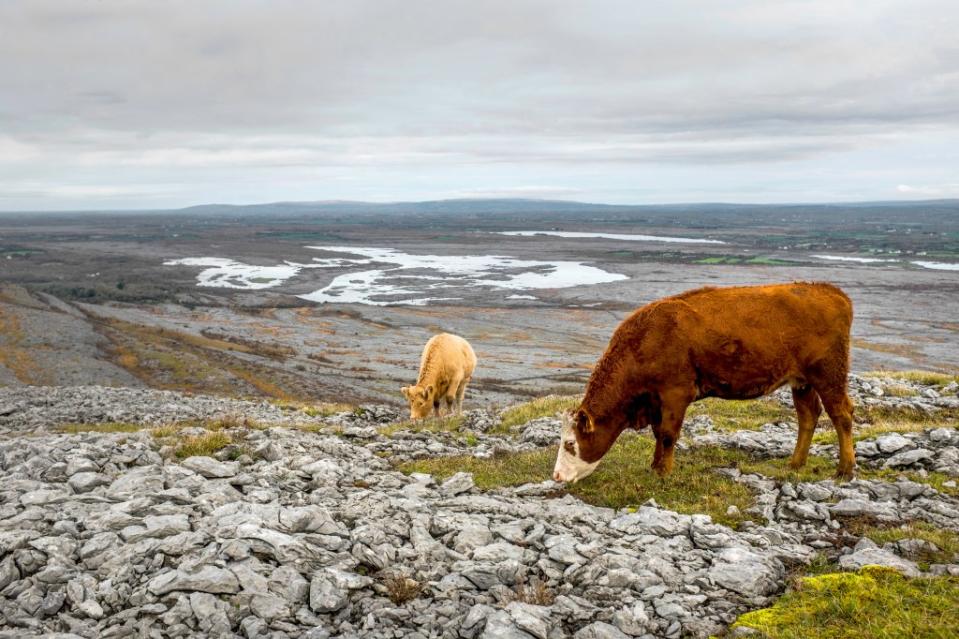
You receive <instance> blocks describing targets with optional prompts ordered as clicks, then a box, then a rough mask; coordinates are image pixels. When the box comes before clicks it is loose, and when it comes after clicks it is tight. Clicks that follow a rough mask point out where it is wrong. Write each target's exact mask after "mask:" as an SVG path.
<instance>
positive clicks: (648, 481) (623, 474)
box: [401, 434, 753, 526]
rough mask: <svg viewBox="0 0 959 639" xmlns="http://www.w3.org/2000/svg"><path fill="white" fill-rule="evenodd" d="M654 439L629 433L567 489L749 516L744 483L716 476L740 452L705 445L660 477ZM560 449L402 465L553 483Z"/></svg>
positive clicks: (491, 483) (479, 481) (610, 502)
mask: <svg viewBox="0 0 959 639" xmlns="http://www.w3.org/2000/svg"><path fill="white" fill-rule="evenodd" d="M652 455H653V440H652V439H651V438H649V437H645V436H639V435H632V434H624V435H623V436H622V437H620V440H619V441H618V442H617V443H616V445H615V446H614V447H613V448H612V449H611V450H610V451H609V453H607V455H606V457H604V458H603V463H602V464H601V465H600V467H599V469H598V470H597V471H596V472H595V473H593V474H592V475H590V476H589V477H587V478H586V479H584V480H582V481H580V482H577V483H575V484H570V485H567V486H566V488H565V491H567V492H569V493H570V494H572V495H576V496H577V497H579V498H580V499H582V500H583V501H585V502H587V503H590V504H594V505H596V506H608V507H611V508H624V507H630V506H638V505H639V504H642V503H643V502H644V501H646V500H647V499H649V498H650V497H652V498H654V499H655V500H656V501H657V503H659V504H660V505H661V506H664V507H665V508H669V509H671V510H675V511H677V512H681V513H687V514H693V513H706V514H708V515H710V516H711V517H712V518H713V520H714V521H716V522H718V523H722V524H727V525H730V526H735V525H736V524H738V523H739V522H740V521H742V520H743V519H744V518H746V516H745V515H742V514H741V515H739V516H728V515H727V514H726V510H727V509H728V508H729V506H731V505H735V506H736V507H737V508H739V510H740V512H741V513H744V512H745V510H746V508H748V507H749V506H750V505H751V504H752V501H753V497H752V494H751V493H750V491H749V489H748V488H746V487H745V486H743V485H742V484H737V483H736V482H734V481H732V480H731V479H728V478H727V477H724V476H722V475H719V474H717V473H715V472H712V471H713V470H714V469H716V468H721V467H729V466H736V465H738V464H740V463H742V462H743V461H744V460H745V459H746V455H745V454H744V453H742V452H739V451H734V450H726V449H722V448H717V447H712V446H710V447H700V448H693V449H690V450H682V451H677V452H676V463H675V465H674V468H673V473H672V474H671V475H670V476H669V477H667V478H666V479H661V478H660V477H659V476H658V475H656V474H655V473H654V472H653V471H652V470H651V469H650V468H649V465H650V462H651V461H652ZM555 460H556V450H555V449H554V448H548V449H544V450H539V451H533V452H529V453H519V454H512V455H500V456H496V457H494V458H492V459H477V458H475V457H470V456H464V457H440V458H435V459H426V460H418V461H414V462H409V463H407V464H403V465H402V466H401V469H402V470H403V471H404V472H407V473H411V472H419V473H430V474H432V475H435V476H436V477H438V478H440V479H442V478H446V477H449V476H450V475H452V474H454V473H456V472H460V471H464V472H469V473H473V480H474V481H475V482H476V485H477V486H478V487H480V488H481V489H491V488H497V487H501V486H518V485H520V484H525V483H530V482H541V481H543V480H546V479H549V478H550V475H552V472H553V464H554V462H555Z"/></svg>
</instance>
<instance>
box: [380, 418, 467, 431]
mask: <svg viewBox="0 0 959 639" xmlns="http://www.w3.org/2000/svg"><path fill="white" fill-rule="evenodd" d="M462 425H463V416H462V415H444V416H443V417H428V418H426V419H415V420H405V421H402V422H394V423H392V424H388V425H386V426H383V427H382V428H380V429H379V432H380V434H381V435H386V436H390V435H392V434H393V433H395V432H397V431H401V430H410V431H413V432H417V433H419V432H424V431H425V432H430V433H437V432H456V431H458V430H459V429H460V427H461V426H462Z"/></svg>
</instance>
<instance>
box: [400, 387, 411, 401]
mask: <svg viewBox="0 0 959 639" xmlns="http://www.w3.org/2000/svg"><path fill="white" fill-rule="evenodd" d="M400 392H401V393H403V397H405V398H406V399H409V398H410V387H409V386H404V387H403V388H401V389H400Z"/></svg>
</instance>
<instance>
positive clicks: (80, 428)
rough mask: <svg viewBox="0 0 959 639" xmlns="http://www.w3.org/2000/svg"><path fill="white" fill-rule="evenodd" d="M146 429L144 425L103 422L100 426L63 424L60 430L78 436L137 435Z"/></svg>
mask: <svg viewBox="0 0 959 639" xmlns="http://www.w3.org/2000/svg"><path fill="white" fill-rule="evenodd" d="M144 428H146V426H144V425H143V424H129V423H126V422H101V423H99V424H63V425H61V426H60V428H59V430H61V431H63V432H64V433H70V434H71V435H76V434H78V433H135V432H137V431H139V430H143V429H144Z"/></svg>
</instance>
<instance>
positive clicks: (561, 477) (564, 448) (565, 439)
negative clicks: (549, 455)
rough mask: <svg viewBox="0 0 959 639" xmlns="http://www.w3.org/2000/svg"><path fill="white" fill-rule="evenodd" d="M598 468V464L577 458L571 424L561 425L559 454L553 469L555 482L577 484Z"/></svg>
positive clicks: (577, 448) (577, 444) (577, 446)
mask: <svg viewBox="0 0 959 639" xmlns="http://www.w3.org/2000/svg"><path fill="white" fill-rule="evenodd" d="M597 466H599V462H598V461H596V462H593V463H592V464H590V463H587V462H584V461H583V460H582V459H580V458H579V443H578V442H577V441H576V433H575V431H574V430H573V425H572V423H566V424H563V430H562V433H561V434H560V439H559V453H558V454H557V455H556V466H555V468H553V479H554V480H555V481H568V482H573V483H575V482H577V481H579V480H580V479H582V478H583V477H586V476H587V475H589V474H590V473H592V472H593V471H594V470H596V467H597Z"/></svg>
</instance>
